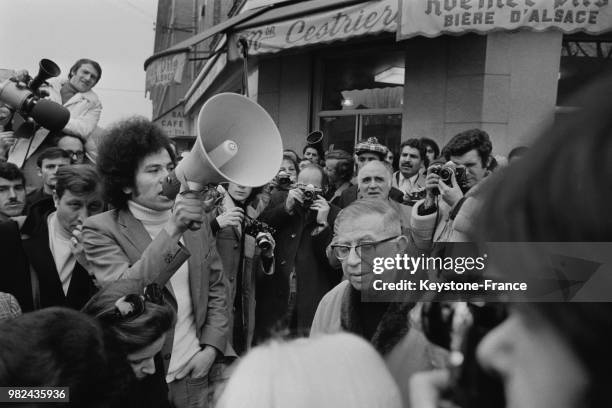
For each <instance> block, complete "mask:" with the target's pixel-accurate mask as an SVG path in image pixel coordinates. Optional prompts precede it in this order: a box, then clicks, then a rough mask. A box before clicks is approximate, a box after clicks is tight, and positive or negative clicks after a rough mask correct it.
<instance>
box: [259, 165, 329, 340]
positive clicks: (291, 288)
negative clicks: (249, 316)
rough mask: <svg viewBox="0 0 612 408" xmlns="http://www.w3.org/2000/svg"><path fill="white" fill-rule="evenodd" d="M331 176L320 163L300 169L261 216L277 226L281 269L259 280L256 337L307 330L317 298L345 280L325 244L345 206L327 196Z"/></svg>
mask: <svg viewBox="0 0 612 408" xmlns="http://www.w3.org/2000/svg"><path fill="white" fill-rule="evenodd" d="M326 187H327V177H326V175H325V173H324V171H323V169H321V168H320V167H319V166H316V165H310V166H308V167H306V168H305V169H304V170H303V171H302V172H300V174H299V176H298V179H297V187H295V188H293V189H291V190H289V191H277V192H275V193H274V194H273V195H272V200H271V203H270V205H269V206H268V208H267V209H266V210H265V211H264V212H263V213H262V215H261V217H260V218H261V220H262V221H263V222H266V223H267V224H269V225H270V226H271V227H272V228H274V229H275V230H276V233H275V235H274V237H275V239H276V242H277V246H276V249H275V251H274V255H275V273H274V274H273V275H270V276H264V277H262V279H261V280H260V281H259V282H258V283H257V309H256V319H255V342H256V343H260V342H262V341H264V340H266V339H267V338H268V337H270V335H271V331H273V330H275V329H279V330H286V329H288V330H289V332H290V333H291V334H293V335H295V334H307V333H308V331H309V329H310V325H311V323H312V318H313V316H314V313H315V310H316V307H317V304H318V303H319V300H321V298H322V297H323V295H324V294H325V293H326V292H327V291H328V290H330V289H331V288H332V287H334V286H335V285H336V284H337V283H338V282H339V281H340V277H341V276H340V274H339V273H338V272H337V271H335V270H334V269H333V268H331V267H330V265H329V263H328V261H327V257H326V255H325V248H326V247H327V245H328V244H329V242H330V241H331V237H332V230H331V228H330V225H333V222H334V220H335V218H336V215H337V213H338V211H339V209H338V208H337V207H335V206H333V205H329V204H328V203H327V201H325V199H324V198H323V194H324V191H325V189H326Z"/></svg>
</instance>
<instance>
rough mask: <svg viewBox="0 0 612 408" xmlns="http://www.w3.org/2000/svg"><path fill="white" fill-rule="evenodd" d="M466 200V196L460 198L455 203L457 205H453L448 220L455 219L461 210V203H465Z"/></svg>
mask: <svg viewBox="0 0 612 408" xmlns="http://www.w3.org/2000/svg"><path fill="white" fill-rule="evenodd" d="M466 199H467V197H466V196H463V197H461V199H460V200H459V201H457V204H455V206H454V207H453V209H452V210H451V212H450V214H449V216H448V219H449V220H451V221H454V220H455V217H457V214H458V213H459V210H460V209H461V206H462V205H463V203H464V202H465V200H466Z"/></svg>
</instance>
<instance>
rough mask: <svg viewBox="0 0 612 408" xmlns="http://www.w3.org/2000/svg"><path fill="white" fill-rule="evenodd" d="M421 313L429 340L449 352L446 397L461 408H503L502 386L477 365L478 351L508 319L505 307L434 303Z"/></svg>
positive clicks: (482, 304)
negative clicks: (449, 373)
mask: <svg viewBox="0 0 612 408" xmlns="http://www.w3.org/2000/svg"><path fill="white" fill-rule="evenodd" d="M421 313H422V315H421V318H422V319H421V320H422V326H423V332H424V334H425V336H426V337H427V339H428V340H429V341H431V342H432V343H434V344H436V345H438V346H440V347H442V348H445V349H447V350H449V351H450V355H449V362H450V371H451V387H450V390H449V391H448V392H447V393H446V394H445V395H443V398H444V399H447V400H450V401H452V402H453V403H455V404H456V405H458V406H459V407H462V408H489V407H503V406H504V405H505V402H504V401H505V399H504V388H503V384H502V382H501V380H500V379H499V378H497V377H494V376H492V375H491V374H489V373H487V372H485V371H484V369H483V368H482V367H481V366H480V364H478V361H477V360H476V349H477V348H478V344H479V343H480V341H481V340H482V339H483V338H484V337H485V336H486V335H487V334H488V333H489V332H490V331H491V330H493V329H494V328H495V327H496V326H498V325H499V324H500V323H502V322H503V321H504V320H505V319H506V317H507V316H508V310H507V307H506V304H505V303H501V302H490V303H470V302H455V301H441V302H436V301H434V302H430V303H423V308H422V310H421Z"/></svg>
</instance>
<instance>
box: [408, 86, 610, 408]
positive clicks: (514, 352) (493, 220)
mask: <svg viewBox="0 0 612 408" xmlns="http://www.w3.org/2000/svg"><path fill="white" fill-rule="evenodd" d="M610 92H612V77H610V76H608V77H607V78H605V80H604V81H599V82H595V83H593V84H592V86H591V87H590V88H589V93H586V94H580V95H578V97H577V98H576V99H575V100H574V101H570V102H569V103H571V104H572V105H573V106H580V105H581V103H580V102H579V101H588V103H587V106H584V107H583V106H580V109H577V110H576V111H574V112H573V113H571V114H569V115H567V116H565V117H563V118H560V119H558V120H557V122H556V123H555V125H554V126H553V127H552V128H551V129H549V130H548V131H547V132H546V134H545V135H544V136H543V137H541V138H539V139H538V140H537V141H536V143H535V144H534V145H533V147H531V148H530V149H529V151H528V152H526V154H525V157H524V159H521V160H522V162H521V163H522V164H521V165H520V166H516V165H511V166H509V168H507V169H505V170H502V171H501V172H500V173H499V174H498V175H496V176H495V178H496V179H497V181H496V182H495V183H488V186H487V189H486V190H485V191H484V196H483V200H484V202H485V204H484V206H483V210H482V212H481V215H480V218H479V220H478V225H477V228H476V230H475V233H474V235H473V236H471V237H472V238H474V240H475V241H480V242H522V243H525V242H528V243H530V242H538V243H539V242H565V243H569V242H586V243H604V242H605V243H609V242H610V241H611V240H612V218H611V217H610V216H609V211H610V210H609V203H610V200H611V199H612V194H611V193H612V190H611V189H610V188H609V185H610V177H611V172H610V166H603V167H602V166H601V163H607V162H609V161H610V160H611V159H612V139H611V138H610V129H611V128H612V115H611V109H610V104H609V103H606V101H608V99H609V95H610ZM576 134H580V137H576ZM570 161H571V166H572V168H571V170H568V163H569V162H570ZM602 187H603V188H602ZM560 203H562V204H560ZM537 247H538V246H537V245H528V246H522V249H523V251H524V252H522V253H521V256H519V257H517V261H518V262H520V264H518V265H517V264H516V263H513V265H512V266H511V267H508V266H506V265H505V264H504V263H503V262H498V263H496V264H495V267H496V268H498V274H499V275H500V276H501V277H503V278H504V279H507V280H513V279H514V278H515V277H516V276H517V273H518V272H517V271H519V270H520V273H521V274H533V275H534V276H537V274H540V273H541V272H542V271H541V270H540V268H539V265H538V263H537V262H535V263H534V262H533V260H534V259H537V258H538V257H540V256H542V255H543V254H542V253H541V252H539V251H537ZM549 260H550V257H549V255H545V261H546V262H549ZM491 261H492V262H494V261H495V260H494V259H491ZM534 264H535V265H536V266H534ZM576 272H586V271H583V270H581V268H580V269H578V270H577V271H576ZM605 276H606V274H605V273H603V274H596V275H595V277H594V278H595V279H594V280H595V281H593V280H590V281H589V282H588V285H590V287H591V288H595V287H597V286H599V289H600V290H599V291H598V292H597V293H609V292H610V290H609V281H606V280H602V279H601V278H604V277H605ZM597 278H600V279H597ZM560 283H562V282H560ZM562 284H563V283H562ZM602 284H603V285H602ZM585 288H586V286H585ZM581 292H582V296H580V295H579V296H580V297H579V298H580V299H581V300H589V299H588V298H589V296H588V294H589V293H590V294H593V293H594V292H589V291H580V292H579V293H581ZM605 299H607V298H601V300H605ZM573 300H574V299H572V301H568V302H566V303H552V302H533V303H525V302H524V303H512V305H511V308H510V309H511V311H510V316H509V317H508V318H507V319H506V320H505V321H504V322H503V323H501V324H500V325H499V326H497V327H496V328H494V329H493V330H492V331H490V332H488V334H487V335H486V336H485V337H484V339H483V340H482V342H481V343H480V344H479V346H478V349H477V362H478V363H479V364H480V365H481V366H482V367H483V368H484V369H485V370H487V371H488V372H490V373H492V374H494V375H495V376H496V377H497V378H499V379H500V381H501V382H502V383H503V388H504V389H503V391H501V392H500V393H499V394H500V397H501V398H503V399H504V400H505V406H507V407H531V408H559V407H564V408H596V407H605V406H610V399H611V397H610V391H609V387H610V384H611V382H612V371H611V370H610V361H612V348H610V342H611V341H612V306H611V304H610V303H609V302H608V303H606V302H584V303H583V302H578V301H573ZM467 363H468V362H465V363H464V364H467ZM469 363H472V364H476V361H470V362H469ZM405 380H406V381H408V379H407V378H406V379H405ZM453 386H454V384H453V383H452V381H451V376H450V375H449V373H448V372H447V371H434V372H428V373H423V374H419V375H418V376H415V377H414V378H413V380H412V381H411V392H412V397H411V401H412V407H413V408H433V407H438V406H443V405H442V404H443V403H444V402H443V401H442V400H443V399H445V398H446V396H448V395H449V393H448V392H449V391H451V392H452V388H453ZM466 388H467V387H466ZM469 388H472V389H473V390H474V391H476V392H477V393H480V392H482V391H484V390H485V389H484V387H481V384H471V387H469ZM498 406H499V405H498ZM462 408H471V407H470V406H469V405H465V406H464V407H462Z"/></svg>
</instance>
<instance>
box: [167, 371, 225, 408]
mask: <svg viewBox="0 0 612 408" xmlns="http://www.w3.org/2000/svg"><path fill="white" fill-rule="evenodd" d="M226 367H227V363H225V362H223V361H219V362H215V363H214V364H213V365H212V367H211V368H210V370H209V372H208V374H207V375H205V376H204V377H200V378H188V377H185V378H183V379H181V380H174V381H172V382H171V383H169V384H168V400H170V405H172V406H173V407H174V408H208V407H210V408H212V407H214V403H216V399H217V397H218V396H217V395H215V390H216V389H217V388H218V387H219V386H220V385H224V384H225V382H227V379H228V378H227V373H226Z"/></svg>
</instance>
